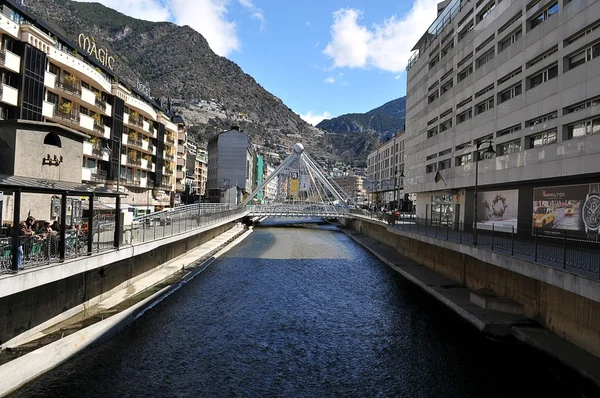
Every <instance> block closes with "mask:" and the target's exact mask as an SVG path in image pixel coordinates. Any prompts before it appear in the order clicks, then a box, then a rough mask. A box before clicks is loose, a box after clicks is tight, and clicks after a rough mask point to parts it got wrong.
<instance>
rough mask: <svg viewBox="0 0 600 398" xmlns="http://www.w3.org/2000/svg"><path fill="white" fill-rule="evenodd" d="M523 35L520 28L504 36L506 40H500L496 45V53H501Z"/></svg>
mask: <svg viewBox="0 0 600 398" xmlns="http://www.w3.org/2000/svg"><path fill="white" fill-rule="evenodd" d="M522 35H523V30H522V29H521V28H519V29H517V30H515V31H514V32H513V33H511V34H509V35H508V36H506V38H504V39H502V41H501V42H500V43H498V52H502V51H504V50H506V49H507V48H508V47H510V46H511V45H512V44H513V43H514V42H516V41H517V40H519V39H520V38H521V36H522Z"/></svg>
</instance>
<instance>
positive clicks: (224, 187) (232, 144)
mask: <svg viewBox="0 0 600 398" xmlns="http://www.w3.org/2000/svg"><path fill="white" fill-rule="evenodd" d="M255 172H256V166H255V152H254V149H253V148H252V144H251V143H250V138H249V137H248V135H247V134H246V133H244V132H243V131H240V129H239V127H238V126H232V128H231V130H229V131H224V132H221V133H219V134H217V135H215V136H214V137H212V138H210V139H209V140H208V179H207V181H206V188H207V190H208V195H209V199H210V201H211V202H217V203H218V202H223V201H224V202H226V203H234V202H235V203H236V204H237V203H240V202H241V201H242V198H243V197H244V196H245V195H248V194H250V193H251V192H252V190H253V189H254V186H255V185H254V174H255ZM232 189H233V190H234V191H235V192H234V194H231V193H230V192H229V191H230V190H232ZM224 191H227V193H226V194H225V195H223V194H222V193H223V192H224Z"/></svg>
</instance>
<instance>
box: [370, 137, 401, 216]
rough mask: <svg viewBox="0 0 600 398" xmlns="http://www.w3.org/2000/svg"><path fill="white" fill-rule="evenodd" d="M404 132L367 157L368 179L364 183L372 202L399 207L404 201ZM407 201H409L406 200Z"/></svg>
mask: <svg viewBox="0 0 600 398" xmlns="http://www.w3.org/2000/svg"><path fill="white" fill-rule="evenodd" d="M404 142H405V132H404V131H402V132H400V133H398V134H396V135H395V136H393V137H392V138H390V139H389V140H388V141H386V142H384V143H382V144H381V145H379V146H378V147H377V148H375V149H374V150H373V151H372V152H371V153H369V155H368V156H367V173H366V174H367V179H366V180H365V181H364V182H363V184H364V187H365V189H366V191H367V192H368V193H370V194H371V195H372V197H371V201H372V202H380V203H382V204H389V205H390V206H392V207H397V205H398V200H399V199H402V200H405V199H404V187H403V182H404V178H403V176H404V164H405V159H404V153H405V150H404V147H405V144H404ZM406 200H407V199H406Z"/></svg>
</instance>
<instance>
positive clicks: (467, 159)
mask: <svg viewBox="0 0 600 398" xmlns="http://www.w3.org/2000/svg"><path fill="white" fill-rule="evenodd" d="M470 163H473V154H471V153H467V154H466V155H462V156H457V157H456V162H455V164H456V167H458V166H464V165H466V164H470Z"/></svg>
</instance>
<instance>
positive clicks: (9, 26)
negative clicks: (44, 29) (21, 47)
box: [0, 14, 19, 39]
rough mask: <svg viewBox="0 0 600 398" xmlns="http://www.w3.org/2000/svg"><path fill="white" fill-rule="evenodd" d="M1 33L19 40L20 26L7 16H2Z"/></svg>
mask: <svg viewBox="0 0 600 398" xmlns="http://www.w3.org/2000/svg"><path fill="white" fill-rule="evenodd" d="M0 32H6V33H8V34H9V35H11V36H12V37H13V38H15V39H18V38H19V25H18V24H17V23H15V22H13V21H11V20H10V18H8V17H7V16H6V15H4V14H0Z"/></svg>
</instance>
